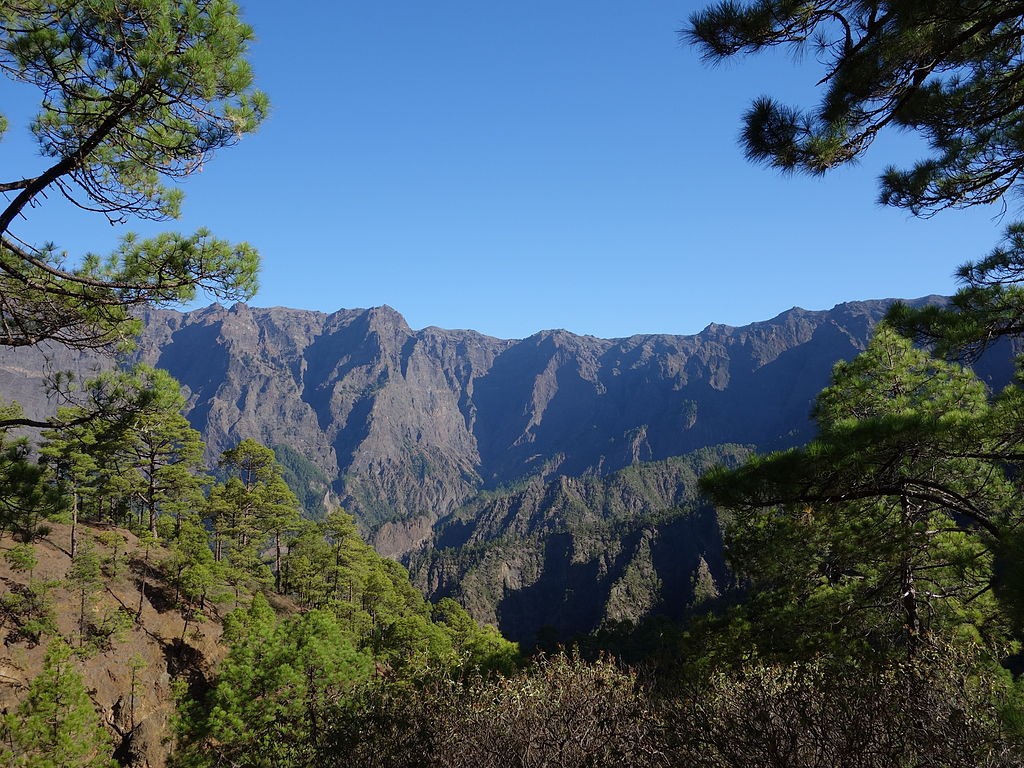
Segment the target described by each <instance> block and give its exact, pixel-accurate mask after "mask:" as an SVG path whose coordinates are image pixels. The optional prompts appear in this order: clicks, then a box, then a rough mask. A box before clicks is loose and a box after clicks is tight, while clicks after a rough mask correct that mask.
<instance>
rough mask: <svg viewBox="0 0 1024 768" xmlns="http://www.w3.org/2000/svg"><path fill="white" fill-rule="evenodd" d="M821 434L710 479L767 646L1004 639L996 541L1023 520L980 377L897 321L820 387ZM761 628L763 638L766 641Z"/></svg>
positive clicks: (862, 647) (863, 647) (802, 650)
mask: <svg viewBox="0 0 1024 768" xmlns="http://www.w3.org/2000/svg"><path fill="white" fill-rule="evenodd" d="M815 415H816V418H817V419H818V422H819V434H818V437H817V438H816V439H815V440H814V441H812V442H811V443H810V444H809V445H808V446H807V447H805V448H802V449H796V450H791V451H787V452H783V453H777V454H772V455H770V456H766V457H757V458H754V459H751V460H750V461H749V462H748V463H747V464H746V465H744V466H743V467H741V468H739V469H736V470H718V471H715V472H712V473H709V474H708V475H706V476H705V478H704V479H703V481H702V485H703V487H704V489H705V490H706V491H707V492H708V493H710V494H711V495H712V496H713V498H714V499H715V500H716V501H717V502H718V503H720V504H723V505H724V506H727V507H729V508H731V509H732V510H733V515H732V518H731V523H730V525H729V529H728V531H727V549H728V552H729V557H730V561H731V563H732V565H733V567H734V569H735V570H736V572H737V573H738V574H740V575H741V576H742V577H744V578H745V579H746V580H747V581H748V583H749V584H750V587H751V589H752V590H753V594H752V596H751V600H750V602H749V604H748V606H747V608H746V609H745V613H746V616H747V618H748V621H749V622H750V623H749V625H748V626H749V628H750V630H751V632H753V633H754V635H755V636H756V637H755V638H753V639H754V642H757V643H758V644H759V646H761V650H762V651H763V652H782V653H783V654H785V655H790V654H794V653H795V654H797V656H798V657H799V656H802V655H804V654H806V653H808V652H810V651H812V650H813V648H814V647H815V646H818V647H821V646H822V645H824V646H825V647H827V648H828V649H829V650H830V651H831V652H833V653H839V654H845V653H850V652H857V653H860V652H868V651H870V652H872V653H877V652H884V651H887V650H893V649H895V648H899V647H910V648H913V647H915V646H916V645H917V644H918V643H919V642H920V641H921V640H922V639H925V640H927V639H928V638H931V637H946V638H951V637H952V636H954V635H959V634H964V633H966V635H965V636H973V637H979V633H980V637H985V638H987V642H990V643H995V644H996V645H999V644H1000V643H1002V642H1004V640H1003V631H1004V627H1003V624H1002V621H1001V618H1000V616H999V612H998V610H997V608H996V605H995V604H994V602H993V600H992V598H991V593H990V591H989V585H990V583H991V580H992V568H993V549H994V547H995V545H996V542H997V541H998V539H999V538H1000V536H1001V535H1002V534H1003V532H1004V531H1006V530H1009V529H1012V528H1013V527H1014V526H1015V525H1016V522H1017V521H1018V520H1019V519H1020V505H1019V502H1018V500H1017V497H1016V495H1015V493H1014V490H1013V487H1012V485H1011V484H1010V482H1009V481H1008V479H1007V478H1006V477H1005V474H1004V470H1003V468H1002V467H1001V466H1000V465H998V464H996V463H993V462H992V461H990V460H988V459H987V458H985V457H986V456H987V455H988V454H989V453H990V445H991V442H992V439H993V425H994V424H998V423H999V422H1000V419H999V415H1000V411H999V410H998V409H996V408H993V407H991V406H990V405H989V403H988V401H987V398H986V392H985V390H984V387H983V386H982V385H981V384H980V383H979V382H978V381H977V380H976V379H975V378H974V377H973V375H972V374H971V373H970V372H969V371H967V370H965V369H963V368H961V367H959V366H956V365H953V364H950V363H945V362H942V361H939V360H935V359H933V358H931V357H929V356H928V355H927V354H926V353H924V352H922V351H919V350H915V349H913V348H912V347H911V345H910V343H909V342H908V341H907V340H905V339H903V338H902V337H900V336H898V335H897V334H896V333H895V332H894V331H892V330H891V329H890V328H888V327H886V326H880V327H879V328H878V330H877V332H876V335H875V337H874V339H873V340H872V341H871V343H870V345H869V346H868V349H867V350H866V351H865V352H864V353H863V354H862V355H861V356H859V357H858V358H857V359H855V360H854V361H852V362H850V363H840V364H838V365H837V366H836V368H835V371H834V374H833V383H832V385H831V386H830V387H828V388H827V389H825V390H824V391H823V392H822V393H821V395H820V396H819V398H818V401H817V405H816V407H815ZM757 638H760V639H757Z"/></svg>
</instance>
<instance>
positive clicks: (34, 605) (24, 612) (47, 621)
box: [0, 580, 57, 644]
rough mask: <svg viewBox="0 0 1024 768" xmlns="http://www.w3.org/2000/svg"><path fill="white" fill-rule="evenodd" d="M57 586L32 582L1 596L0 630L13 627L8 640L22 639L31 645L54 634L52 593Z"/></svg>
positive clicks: (45, 582) (55, 623)
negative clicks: (0, 615) (1, 615)
mask: <svg viewBox="0 0 1024 768" xmlns="http://www.w3.org/2000/svg"><path fill="white" fill-rule="evenodd" d="M56 584H57V583H56V582H48V581H37V580H32V581H29V583H28V584H27V585H18V586H16V587H12V588H11V590H10V591H9V592H7V594H5V595H3V596H2V597H0V610H2V611H3V622H2V623H0V627H6V626H8V623H10V624H11V625H12V627H13V628H12V631H11V632H10V634H8V636H7V640H9V641H16V640H18V639H21V638H24V639H26V640H28V641H29V642H30V643H32V644H38V643H39V642H41V641H42V638H43V636H44V635H50V636H52V635H56V634H57V617H56V614H55V611H54V600H53V594H52V593H53V588H54V587H55V586H56Z"/></svg>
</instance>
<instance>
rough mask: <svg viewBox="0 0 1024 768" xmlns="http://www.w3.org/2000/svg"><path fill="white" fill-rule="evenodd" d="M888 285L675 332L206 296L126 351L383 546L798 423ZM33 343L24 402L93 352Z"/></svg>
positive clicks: (859, 340)
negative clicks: (498, 330)
mask: <svg viewBox="0 0 1024 768" xmlns="http://www.w3.org/2000/svg"><path fill="white" fill-rule="evenodd" d="M888 304H889V302H887V301H873V302H854V303H849V304H841V305H839V306H837V307H835V308H834V309H832V310H830V311H827V312H808V311H805V310H801V309H792V310H789V311H788V312H784V313H782V314H781V315H779V316H778V317H776V318H774V319H772V320H769V321H766V322H762V323H754V324H752V325H749V326H745V327H743V328H731V327H728V326H721V325H710V326H708V327H707V328H706V329H705V330H704V331H702V332H701V333H699V334H697V335H694V336H668V335H646V336H633V337H630V338H627V339H597V338H594V337H590V336H576V335H573V334H570V333H568V332H566V331H544V332H541V333H538V334H535V335H534V336H531V337H529V338H527V339H523V340H501V339H494V338H490V337H487V336H483V335H481V334H478V333H475V332H473V331H450V330H441V329H438V328H426V329H423V330H420V331H413V330H411V329H410V328H409V326H408V325H407V324H406V322H405V320H404V319H403V318H402V317H401V315H399V314H398V313H397V312H395V311H394V310H393V309H391V308H389V307H378V308H374V309H369V310H342V311H339V312H336V313H334V314H330V315H325V314H322V313H317V312H309V311H303V310H291V309H282V308H272V309H256V308H251V307H248V306H245V305H242V304H238V305H235V306H234V307H231V308H230V309H227V308H224V307H221V306H218V305H213V306H211V307H207V308H205V309H200V310H196V311H193V312H185V313H179V312H171V311H154V312H151V313H149V314H147V315H146V317H145V331H144V333H143V335H142V338H141V339H140V342H139V345H138V349H137V351H136V352H135V353H134V355H133V359H139V360H143V361H145V362H147V363H150V364H153V365H157V366H159V367H162V368H165V369H166V370H168V371H169V372H170V373H171V374H172V375H173V376H175V377H176V378H177V379H178V380H179V381H181V383H182V384H183V385H184V386H185V387H186V390H187V395H188V402H189V408H190V410H189V414H188V415H189V419H190V421H191V422H192V424H193V426H195V427H196V428H197V429H199V430H200V431H201V432H202V433H203V435H204V438H205V440H206V442H207V445H208V450H209V453H210V457H211V458H215V457H216V456H218V455H219V454H220V452H221V451H223V450H224V449H225V448H228V447H230V446H232V445H234V444H235V443H237V442H238V441H239V440H241V439H242V438H245V437H252V438H255V439H257V440H259V441H261V442H263V443H265V444H267V445H270V446H272V447H279V448H280V447H281V446H284V447H285V449H284V450H288V449H291V450H292V451H294V452H296V453H297V454H298V455H299V456H300V457H301V459H303V460H305V461H306V462H308V463H310V464H311V465H312V466H314V467H316V468H317V469H318V470H319V471H320V472H321V473H323V475H324V476H326V477H327V478H330V479H332V480H333V488H332V490H333V493H334V494H335V496H336V497H337V498H338V499H340V501H341V503H342V504H344V505H345V506H346V508H348V509H349V510H350V511H352V512H353V513H354V514H356V516H357V517H358V518H359V519H360V521H361V523H362V524H363V526H364V527H365V528H366V529H367V530H368V531H370V532H372V533H373V534H374V536H375V543H376V545H377V546H378V548H379V549H380V550H381V551H382V552H385V553H387V554H391V555H400V554H402V553H404V552H408V551H411V550H413V549H415V548H416V547H417V546H419V545H420V544H422V543H423V542H425V541H426V540H427V539H428V537H429V535H430V530H431V527H432V525H433V523H434V522H435V521H436V520H438V519H440V518H441V517H443V516H445V515H447V514H449V513H451V512H452V511H454V510H455V509H457V508H458V507H460V506H461V505H463V504H465V503H466V502H467V501H469V500H470V499H471V498H472V497H473V496H474V495H475V494H476V493H478V492H479V491H480V490H486V489H495V488H498V487H501V486H506V485H509V484H510V483H513V482H515V481H516V480H519V479H521V478H524V477H529V476H532V475H537V474H540V475H542V476H552V475H555V474H564V475H568V476H579V475H583V474H588V473H593V474H599V475H604V474H609V473H611V472H614V471H616V470H619V469H622V468H623V467H627V466H629V465H631V464H633V463H635V462H637V461H658V460H662V459H666V458H669V457H671V456H677V455H682V454H684V453H687V452H690V451H693V450H697V449H699V448H702V447H704V446H708V445H714V444H718V443H726V442H729V443H739V444H750V445H756V446H759V447H761V448H775V447H782V446H788V445H793V444H796V443H799V442H801V441H802V440H804V439H805V438H806V437H807V436H808V435H809V434H810V424H809V422H808V419H807V414H808V410H809V406H810V403H811V401H812V399H813V397H814V395H815V394H816V393H817V392H818V390H819V389H821V387H822V386H823V385H824V384H825V383H826V382H827V380H828V375H829V372H830V370H831V367H832V365H833V364H834V362H835V361H836V360H838V359H846V358H850V357H852V356H854V355H855V354H857V352H859V351H860V350H861V349H862V348H863V346H864V343H865V340H866V339H867V337H868V335H869V333H870V329H871V328H872V327H873V325H874V324H875V323H876V322H877V321H878V320H879V318H880V317H881V316H882V315H883V313H884V311H885V309H886V308H887V306H888ZM46 354H48V355H49V358H50V359H49V362H48V363H46V362H45V361H44V359H43V353H41V352H39V351H26V350H17V351H10V350H5V351H2V352H0V394H2V395H3V396H4V397H5V398H8V399H17V400H19V401H21V402H22V403H23V404H24V405H26V408H27V409H28V410H29V411H30V412H34V413H37V414H38V413H41V412H43V411H45V409H46V408H47V407H48V406H47V403H46V402H45V399H44V398H43V397H42V395H41V393H42V389H41V387H40V383H41V371H42V370H43V369H44V367H45V366H46V365H49V366H50V368H51V369H52V370H64V369H74V370H76V371H83V372H89V371H91V370H93V369H95V368H96V367H97V366H99V365H102V364H103V361H102V360H100V359H98V358H95V357H82V356H78V355H69V354H68V353H67V352H66V351H64V350H49V351H48V352H47V353H46ZM1004 375H1005V374H1004ZM49 405H50V407H52V405H53V403H50V404H49Z"/></svg>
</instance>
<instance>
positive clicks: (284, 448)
mask: <svg viewBox="0 0 1024 768" xmlns="http://www.w3.org/2000/svg"><path fill="white" fill-rule="evenodd" d="M274 456H275V457H276V458H277V461H278V463H279V464H280V465H281V472H282V477H283V478H284V481H285V482H286V483H287V484H288V487H289V488H291V490H292V493H294V494H295V495H296V496H297V497H298V499H299V503H300V504H301V505H302V509H303V511H304V512H305V516H306V517H308V518H310V519H311V520H319V519H320V518H322V517H323V516H324V499H325V497H326V496H327V493H328V491H330V488H331V482H330V480H329V479H328V477H327V475H325V474H324V473H323V471H321V469H320V468H319V467H318V466H316V465H315V464H314V463H313V462H311V461H310V460H309V459H307V458H306V457H305V456H303V455H302V454H301V453H299V452H298V451H297V450H295V449H294V448H292V447H291V446H290V445H285V444H284V443H280V444H278V445H275V446H274Z"/></svg>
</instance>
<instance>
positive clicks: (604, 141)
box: [0, 0, 1019, 338]
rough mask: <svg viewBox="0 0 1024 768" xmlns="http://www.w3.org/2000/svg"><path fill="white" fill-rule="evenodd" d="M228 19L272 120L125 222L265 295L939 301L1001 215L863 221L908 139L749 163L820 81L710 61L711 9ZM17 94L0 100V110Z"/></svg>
mask: <svg viewBox="0 0 1024 768" xmlns="http://www.w3.org/2000/svg"><path fill="white" fill-rule="evenodd" d="M241 5H242V8H243V13H244V16H245V18H246V20H247V21H248V22H249V23H250V24H252V25H253V27H254V28H255V29H256V34H257V38H258V40H257V42H256V44H255V45H254V46H253V50H252V60H253V64H254V66H255V69H256V74H257V78H258V81H259V84H260V87H262V88H263V89H264V90H265V91H267V92H268V94H269V95H270V98H271V102H272V105H273V111H272V113H271V116H270V118H269V120H268V121H267V122H266V124H265V125H264V126H263V127H262V128H261V130H260V132H259V133H258V134H256V135H254V136H252V137H247V138H246V139H245V140H244V141H243V142H242V143H241V144H240V145H239V146H237V147H235V148H232V149H230V150H227V151H225V152H223V153H221V154H220V155H219V156H217V157H216V158H215V159H214V161H213V162H211V163H210V164H208V165H207V167H206V168H205V169H204V171H203V172H202V173H201V174H199V175H197V176H195V177H193V178H191V179H189V180H188V181H187V182H186V183H185V184H184V188H185V191H186V201H185V210H184V216H183V217H182V220H181V221H180V222H176V223H172V224H170V225H168V224H164V225H160V226H159V227H153V226H136V227H133V228H134V229H137V230H141V231H144V232H151V231H158V230H160V229H180V230H183V231H191V230H192V229H195V228H196V227H199V226H208V227H210V228H211V229H212V230H213V231H214V232H215V233H216V234H217V235H218V236H221V237H225V238H229V239H232V240H247V241H249V242H251V243H252V244H253V245H255V246H256V247H257V248H258V249H259V250H260V252H261V254H262V256H263V261H264V267H263V273H262V279H261V283H262V288H261V290H260V293H259V294H258V295H257V296H256V298H255V299H253V300H252V301H251V302H250V303H251V304H253V305H256V306H290V307H300V308H307V309H318V310H322V311H325V312H330V311H334V310H336V309H340V308H355V307H368V306H375V305H380V304H389V305H391V306H393V307H394V308H395V309H397V310H398V311H400V312H401V313H402V314H404V315H405V317H406V319H407V320H408V322H409V324H410V325H411V326H412V327H413V328H422V327H425V326H429V325H437V326H441V327H446V328H474V329H476V330H479V331H481V332H484V333H487V334H490V335H493V336H499V337H505V338H520V337H525V336H528V335H530V334H532V333H535V332H537V331H539V330H542V329H549V328H566V329H568V330H570V331H573V332H575V333H581V334H593V335H595V336H603V337H619V336H629V335H632V334H634V333H695V332H697V331H699V330H700V329H701V328H703V327H704V326H706V325H707V324H708V323H711V322H717V323H726V324H730V325H743V324H746V323H749V322H753V321H756V320H764V319H768V318H770V317H772V316H774V315H776V314H778V313H779V312H782V311H784V310H786V309H788V308H790V307H792V306H802V307H805V308H808V309H824V308H828V307H831V306H833V305H834V304H836V303H839V302H842V301H849V300H857V299H868V298H882V297H892V296H899V297H913V296H920V295H925V294H928V293H949V292H951V291H952V290H953V289H954V282H953V280H952V277H951V275H952V273H953V271H954V269H955V267H956V266H957V265H958V264H959V263H961V262H962V261H964V260H966V259H971V258H977V257H980V256H983V255H984V254H985V253H987V252H988V251H989V250H990V248H991V247H992V246H993V245H994V244H995V243H996V241H997V240H998V237H999V233H1000V231H1001V229H1002V228H1003V226H1004V225H1005V223H1007V222H1008V220H1009V219H1007V220H1005V221H1002V220H1000V219H999V218H998V214H999V213H1000V210H999V209H996V208H993V209H988V210H973V211H969V212H946V213H943V214H940V215H939V216H937V217H935V218H933V219H931V220H927V221H920V220H915V219H913V218H912V217H910V216H909V215H908V214H906V213H904V212H902V211H897V210H891V209H883V208H880V207H878V206H877V205H876V204H875V202H874V200H875V195H876V189H875V179H876V177H877V175H878V174H879V172H880V171H881V170H882V168H883V167H884V166H885V165H886V164H887V163H889V162H899V161H900V160H902V159H910V158H915V157H917V156H918V155H919V154H920V147H919V146H918V145H917V144H916V142H915V140H914V139H913V137H907V136H897V135H892V136H887V137H885V138H884V140H882V141H880V142H879V143H878V144H877V145H876V146H875V147H873V148H872V150H871V152H869V154H868V155H867V156H866V158H865V160H864V161H863V162H862V164H861V165H859V166H857V167H853V168H846V169H842V170H840V171H838V172H835V173H833V174H831V175H829V176H827V177H825V178H823V179H808V178H803V177H782V176H780V175H778V174H777V173H775V172H772V171H770V170H767V169H764V168H760V167H755V166H750V165H748V164H747V163H746V162H745V161H744V159H743V157H742V153H741V151H740V150H739V149H738V147H737V144H736V138H737V136H738V133H739V120H740V115H741V113H742V111H743V110H744V108H745V107H746V105H747V104H748V103H749V102H750V100H751V99H752V98H754V97H756V96H758V95H760V94H762V93H771V94H773V95H776V96H779V97H781V98H784V99H786V100H788V101H790V102H792V103H795V104H803V105H808V104H811V103H813V102H814V100H815V94H814V83H815V82H816V80H817V79H818V70H817V68H816V65H815V62H814V60H813V56H811V57H809V58H807V59H806V60H804V61H803V62H801V63H799V64H793V63H792V62H791V61H790V59H789V58H787V57H786V56H783V55H770V56H767V57H757V58H751V59H746V60H741V61H736V62H728V63H726V64H725V65H724V66H718V67H713V68H712V67H708V66H706V65H704V64H703V63H701V61H700V60H699V58H698V56H697V54H696V52H695V51H693V50H690V49H688V48H686V47H685V46H683V45H681V44H680V43H679V42H678V40H677V36H676V32H677V30H678V29H680V28H682V27H683V26H685V24H686V19H687V17H688V16H689V14H690V13H691V12H692V11H693V10H695V9H696V8H699V7H700V6H701V5H702V3H693V2H667V1H663V0H632V2H625V0H620V1H619V2H612V1H611V0H588V1H587V2H582V1H578V0H558V1H557V2H552V0H521V1H520V2H516V3H498V2H492V3H486V2H479V0H477V1H474V2H471V0H436V1H435V2H432V3H423V2H421V1H419V0H417V2H412V1H411V0H404V1H399V0H375V2H372V3H370V2H366V3H354V2H345V1H342V2H336V3H333V2H332V3H328V2H304V3H291V4H287V5H282V4H281V3H279V2H276V1H275V2H271V1H270V0H250V1H249V2H243V3H241ZM5 89H6V90H5ZM22 95H23V94H22V93H20V92H19V93H14V92H13V91H12V90H11V86H10V85H6V84H5V85H0V98H3V99H4V104H5V105H13V104H20V103H21V102H20V101H19V98H20V96H22ZM8 110H9V111H7V112H6V114H7V116H8V117H9V118H10V119H11V130H10V131H9V133H10V135H9V136H8V137H5V140H4V142H3V143H0V163H3V164H4V167H5V168H7V169H9V170H10V169H17V170H16V171H15V173H16V174H19V173H28V172H29V171H30V170H31V168H26V164H27V162H29V161H31V162H38V161H32V160H31V158H29V161H26V157H28V156H29V155H30V154H31V153H32V148H31V146H30V145H28V144H27V143H26V141H25V139H24V134H25V128H24V126H25V125H26V124H27V119H28V116H27V113H25V114H22V113H16V112H15V111H14V110H11V109H10V106H8ZM23 169H24V170H23ZM1017 208H1019V205H1018V201H1011V213H1013V212H1014V211H1015V210H1016V209H1017ZM18 233H19V234H22V235H23V236H27V239H30V238H34V239H36V240H41V239H48V240H53V241H56V242H57V243H58V244H59V245H60V246H62V247H65V248H68V249H69V250H70V251H72V252H77V251H80V250H94V251H100V252H102V251H104V250H107V249H109V248H110V247H111V246H112V244H113V243H114V242H115V241H116V238H117V236H118V235H119V234H120V233H119V232H118V231H117V230H114V229H112V228H110V227H109V226H108V225H106V224H105V223H104V222H98V221H95V220H94V219H91V218H84V217H82V216H79V215H75V214H74V213H72V212H69V211H68V210H67V208H66V207H65V206H64V205H63V204H62V202H61V201H60V200H58V199H56V198H55V197H54V196H51V199H50V200H48V201H46V202H45V203H44V204H43V205H42V206H41V207H40V208H38V209H36V210H33V211H31V212H29V218H28V220H27V221H25V222H23V223H22V225H21V229H19V230H18Z"/></svg>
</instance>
